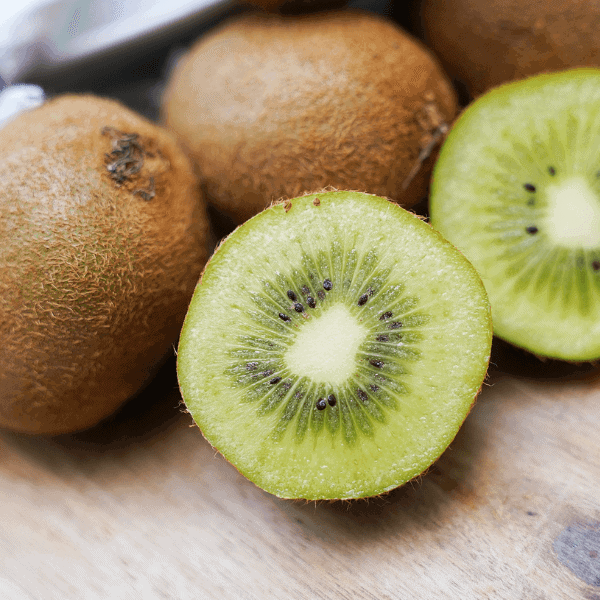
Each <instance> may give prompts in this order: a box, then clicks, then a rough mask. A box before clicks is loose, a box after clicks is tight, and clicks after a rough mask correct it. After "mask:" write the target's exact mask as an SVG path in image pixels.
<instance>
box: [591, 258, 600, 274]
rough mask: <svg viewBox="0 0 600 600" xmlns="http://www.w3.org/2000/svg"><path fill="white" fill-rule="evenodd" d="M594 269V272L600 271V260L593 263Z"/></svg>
mask: <svg viewBox="0 0 600 600" xmlns="http://www.w3.org/2000/svg"><path fill="white" fill-rule="evenodd" d="M592 269H594V271H600V260H595V261H594V262H593V263H592Z"/></svg>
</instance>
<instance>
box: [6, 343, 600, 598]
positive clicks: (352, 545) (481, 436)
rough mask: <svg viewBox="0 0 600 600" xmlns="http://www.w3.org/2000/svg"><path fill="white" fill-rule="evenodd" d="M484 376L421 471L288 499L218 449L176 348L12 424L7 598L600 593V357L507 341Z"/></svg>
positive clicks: (593, 595)
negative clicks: (201, 421) (93, 399)
mask: <svg viewBox="0 0 600 600" xmlns="http://www.w3.org/2000/svg"><path fill="white" fill-rule="evenodd" d="M492 360H493V362H494V364H493V365H492V367H491V369H490V374H489V377H488V380H487V384H486V386H485V387H484V389H483V391H482V393H481V395H480V397H479V399H478V402H477V404H476V406H475V408H474V409H473V411H472V412H471V414H470V415H469V417H468V419H467V421H466V422H465V424H464V426H463V427H462V429H461V430H460V432H459V434H458V436H457V438H456V439H455V441H454V442H453V443H452V445H451V446H450V448H449V449H448V450H447V451H446V452H445V453H444V454H443V455H442V457H441V458H440V459H439V461H438V462H437V463H436V464H435V465H434V466H433V467H432V468H431V469H430V470H429V471H428V473H427V474H425V475H424V476H422V477H421V478H420V479H419V480H418V481H414V482H411V483H409V484H407V485H405V486H404V487H402V488H399V489H397V490H395V491H393V492H391V493H390V494H388V495H386V496H385V497H381V498H377V499H371V500H369V501H357V502H352V503H349V502H334V503H327V502H325V503H306V502H293V501H285V500H279V499H277V498H275V497H273V496H271V495H269V494H267V493H265V492H263V491H261V490H259V489H258V488H256V487H255V486H254V485H253V484H252V483H250V482H249V481H247V480H245V479H244V478H243V477H242V476H241V475H240V474H239V473H238V472H237V471H236V470H235V468H234V467H232V466H231V465H230V464H228V463H227V462H226V461H225V460H224V459H222V458H221V457H220V456H218V455H217V454H216V453H215V451H214V450H213V449H212V448H211V447H210V446H209V444H208V443H207V442H206V441H205V440H204V439H203V437H202V435H201V433H200V432H199V430H198V429H197V428H196V427H195V426H193V423H192V421H191V418H190V417H189V415H187V414H186V413H185V412H183V410H182V407H181V397H180V395H179V393H178V390H177V383H176V379H175V374H174V362H173V361H171V362H169V363H168V364H167V365H166V366H165V368H164V369H163V371H162V372H161V373H160V375H159V377H158V378H157V379H156V380H155V381H154V382H153V384H152V385H151V386H150V388H148V389H147V390H146V391H145V392H144V393H142V394H141V395H140V396H138V397H137V398H135V399H134V400H132V401H131V402H130V403H128V404H127V405H126V406H125V407H124V408H123V409H122V410H121V411H120V412H119V413H118V414H117V415H115V416H114V417H113V418H111V419H110V420H108V421H106V422H104V423H103V424H101V425H100V426H98V427H95V428H93V429H91V430H88V431H86V432H83V433H79V434H77V435H71V436H60V437H55V438H39V437H28V436H23V435H18V434H14V433H11V432H6V431H4V432H0V457H1V461H0V598H2V600H4V599H8V600H13V599H16V600H22V599H28V600H31V599H35V600H38V599H40V600H41V599H43V600H46V599H52V600H54V599H66V600H71V599H73V600H74V599H81V600H93V599H111V600H112V599H114V600H121V599H123V600H125V599H126V600H132V599H137V598H140V599H143V600H152V599H155V598H156V599H163V598H175V599H187V598H190V599H192V598H193V599H198V598H201V599H203V598H207V599H212V598H215V599H217V598H218V599H221V598H223V599H270V598H277V599H281V598H291V599H296V598H298V599H300V598H302V599H304V598H336V599H337V598H340V599H346V598H347V599H363V598H365V599H374V600H375V599H376V600H384V599H394V600H396V599H401V600H404V599H407V600H409V599H417V598H418V599H429V598H432V599H433V598H440V599H457V600H458V599H460V600H471V599H480V598H491V599H507V600H517V599H519V600H521V599H522V600H542V599H552V600H554V599H556V600H558V599H560V600H563V599H564V600H574V599H578V598H583V599H586V600H599V599H600V439H599V438H600V436H599V431H600V373H599V371H598V369H596V368H594V367H591V366H589V365H582V366H569V365H565V364H562V363H557V362H554V361H549V362H546V363H542V362H540V361H538V360H537V359H534V358H533V357H531V356H529V355H527V354H525V353H523V352H520V351H518V350H515V349H512V348H509V347H508V346H506V345H504V344H502V343H501V342H497V341H495V342H494V353H493V356H492Z"/></svg>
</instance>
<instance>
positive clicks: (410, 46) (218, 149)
mask: <svg viewBox="0 0 600 600" xmlns="http://www.w3.org/2000/svg"><path fill="white" fill-rule="evenodd" d="M456 108H457V103H456V98H455V93H454V91H453V89H452V87H451V85H450V83H449V80H448V78H447V77H446V75H445V74H444V72H443V71H442V70H441V68H440V67H439V65H438V63H437V61H436V59H434V58H433V57H432V55H431V54H430V53H429V52H428V51H427V50H426V49H425V48H424V47H423V46H422V45H421V44H420V43H418V42H417V41H415V40H414V39H413V38H412V37H411V36H409V35H408V34H407V33H405V32H404V31H403V30H401V29H400V28H398V27H397V26H396V25H394V24H393V23H392V22H391V21H389V20H386V19H384V18H382V17H379V16H376V15H373V14H370V13H365V12H360V11H331V12H325V13H314V14H307V15H301V16H294V17H290V16H287V17H284V16H280V15H269V14H246V15H243V16H241V17H238V18H235V19H234V20H231V21H229V22H227V23H226V24H225V25H223V26H221V27H220V28H218V29H217V30H215V31H214V32H212V33H210V34H208V35H207V36H205V37H203V38H201V39H200V40H199V41H198V42H197V43H196V44H195V45H194V46H193V47H192V49H191V50H190V52H189V54H188V56H187V57H186V58H184V59H182V61H181V62H180V63H179V64H178V65H177V66H176V68H175V70H174V73H173V75H172V77H171V79H170V82H169V84H168V87H167V90H166V93H165V96H164V102H163V117H164V121H165V122H166V124H167V125H168V126H169V127H170V128H171V129H172V130H173V131H175V132H176V134H177V135H178V136H180V139H181V140H182V143H183V144H184V145H185V146H186V147H187V148H188V150H189V151H190V153H191V155H192V156H193V157H194V159H195V161H196V162H197V165H198V168H199V169H200V171H201V174H202V176H203V179H204V184H205V189H206V192H207V199H208V200H209V201H210V202H213V203H214V204H215V205H216V206H217V207H218V208H219V209H221V210H222V211H224V212H225V213H227V214H229V215H230V216H232V217H233V218H234V219H235V220H236V221H238V222H241V221H244V220H245V219H248V218H249V217H251V216H252V215H254V214H256V213H257V212H259V211H260V210H262V209H264V208H265V207H266V206H268V205H269V204H270V202H271V201H272V200H274V199H277V198H280V197H283V196H287V197H293V196H299V195H301V194H302V193H304V192H306V191H310V190H313V189H318V188H323V187H327V186H332V187H334V188H338V189H354V190H366V191H368V192H369V193H371V194H378V195H381V196H387V197H389V198H391V199H393V200H395V201H397V202H398V203H400V204H402V205H403V206H411V205H413V204H415V203H416V202H418V201H419V200H421V199H422V198H423V197H424V196H425V195H426V191H427V185H428V181H429V175H430V171H431V167H432V163H433V160H432V156H430V154H431V153H432V150H433V149H434V148H435V146H436V145H437V143H438V142H439V141H440V140H441V137H442V135H443V132H444V129H445V126H446V123H447V122H448V121H450V120H452V118H453V117H454V115H455V113H456Z"/></svg>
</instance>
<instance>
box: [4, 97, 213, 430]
mask: <svg viewBox="0 0 600 600" xmlns="http://www.w3.org/2000/svg"><path fill="white" fill-rule="evenodd" d="M0 180H1V181H2V186H1V188H0V240H1V242H0V339H1V340H2V345H1V346H0V363H1V364H2V368H1V369H0V426H1V427H6V428H10V429H14V430H18V431H21V432H28V433H43V434H58V433H65V432H71V431H75V430H80V429H84V428H87V427H89V426H91V425H94V424H95V423H97V422H98V421H100V420H101V419H103V418H104V417H106V416H108V415H109V414H110V413H112V412H113V411H114V410H115V409H116V408H117V407H118V406H119V405H120V404H121V403H122V402H124V401H125V400H127V399H128V398H129V397H130V396H132V395H133V394H135V393H136V392H137V391H139V390H140V389H141V387H142V386H143V385H144V384H146V383H147V382H148V381H149V379H150V378H151V377H152V375H153V374H154V373H155V371H156V370H157V368H158V367H159V366H160V365H161V364H162V363H163V362H164V359H165V357H166V356H167V355H168V354H170V353H172V352H173V344H174V342H175V341H176V340H177V337H178V333H179V331H180V328H181V324H182V322H183V319H184V316H185V312H186V310H187V306H188V301H189V299H190V298H191V295H192V292H193V289H194V286H195V284H196V282H197V279H198V277H199V274H200V272H201V270H202V268H203V265H204V262H205V261H206V257H207V255H206V247H205V246H206V244H205V238H206V223H207V220H206V216H205V208H204V205H203V204H202V203H201V202H200V200H199V198H200V196H199V195H198V194H199V190H198V183H197V178H196V176H195V174H194V172H193V168H192V167H191V165H190V163H189V161H188V159H187V158H186V156H185V155H184V153H183V152H182V150H181V149H180V148H179V147H178V145H177V143H176V141H175V140H174V138H173V137H172V135H171V134H170V133H169V132H167V131H165V130H163V129H162V128H160V127H158V126H157V125H155V124H153V123H151V122H149V121H147V120H146V119H144V118H142V117H140V116H138V115H137V114H135V113H134V112H132V111H130V110H129V109H127V108H125V107H124V106H122V105H121V104H120V103H118V102H116V101H113V100H108V99H101V98H97V97H94V96H89V95H84V96H76V95H66V96H61V97H57V98H56V99H54V100H52V101H49V102H47V103H46V104H44V105H43V106H41V107H40V108H37V109H35V110H32V111H29V112H26V113H24V114H22V115H20V116H19V117H17V118H16V119H15V120H14V121H12V122H11V123H9V124H8V125H7V126H6V127H5V128H3V129H1V130H0Z"/></svg>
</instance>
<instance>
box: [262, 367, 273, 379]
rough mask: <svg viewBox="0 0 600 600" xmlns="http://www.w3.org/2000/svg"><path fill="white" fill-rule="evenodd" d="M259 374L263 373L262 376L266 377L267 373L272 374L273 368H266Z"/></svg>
mask: <svg viewBox="0 0 600 600" xmlns="http://www.w3.org/2000/svg"><path fill="white" fill-rule="evenodd" d="M261 375H263V376H264V377H268V376H269V375H273V370H272V369H268V370H267V371H263V372H262V373H261Z"/></svg>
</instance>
